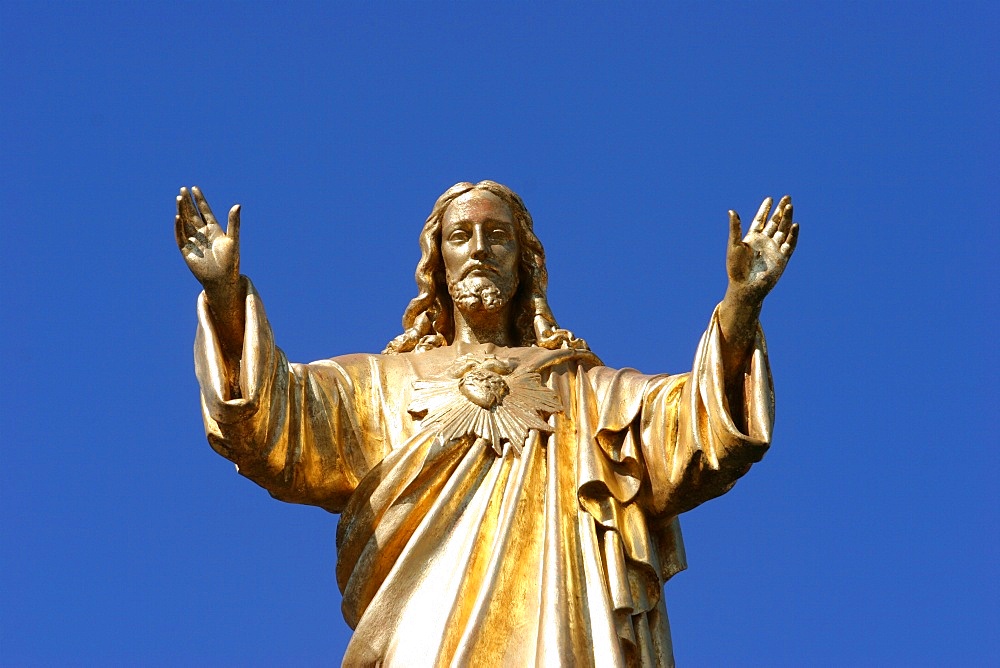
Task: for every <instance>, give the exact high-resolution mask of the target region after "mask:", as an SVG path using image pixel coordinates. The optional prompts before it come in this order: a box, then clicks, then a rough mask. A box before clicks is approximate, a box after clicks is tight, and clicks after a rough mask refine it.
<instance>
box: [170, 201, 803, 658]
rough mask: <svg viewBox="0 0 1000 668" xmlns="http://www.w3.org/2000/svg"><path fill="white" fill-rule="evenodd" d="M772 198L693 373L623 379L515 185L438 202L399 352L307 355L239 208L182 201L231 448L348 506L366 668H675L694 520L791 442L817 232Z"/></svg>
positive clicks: (347, 535) (312, 494)
mask: <svg viewBox="0 0 1000 668" xmlns="http://www.w3.org/2000/svg"><path fill="white" fill-rule="evenodd" d="M771 209H772V201H771V199H770V198H768V199H766V200H764V203H763V204H762V205H761V207H760V210H759V211H758V212H757V215H756V216H755V217H754V219H753V222H752V223H751V225H750V229H749V232H748V233H747V234H746V235H745V236H744V235H743V232H742V229H741V223H740V219H739V217H738V216H737V215H736V213H735V212H733V211H730V212H729V225H730V231H729V244H728V249H727V253H726V266H727V271H728V274H729V286H728V289H727V290H726V294H725V296H724V297H723V299H722V301H721V302H720V303H719V305H718V307H717V308H716V309H715V311H714V313H712V315H711V318H710V319H709V322H708V327H707V329H706V330H705V333H704V335H703V336H702V339H701V342H700V343H699V344H698V348H697V352H696V353H695V356H694V364H693V367H692V369H691V371H690V373H684V374H679V375H665V374H664V375H652V376H651V375H644V374H641V373H639V372H637V371H635V370H632V369H621V370H615V369H610V368H608V367H606V366H604V365H603V364H602V363H601V360H600V359H599V358H598V357H597V356H596V355H595V354H594V353H592V352H591V351H590V350H589V348H588V346H587V344H586V343H585V342H584V341H583V340H582V339H579V338H577V337H575V336H574V335H573V334H572V333H571V332H570V331H568V330H566V329H563V328H561V327H559V326H558V324H557V323H556V320H555V318H554V317H553V314H552V312H551V310H550V308H549V305H548V302H547V300H546V284H547V280H548V279H547V273H546V269H545V254H544V251H543V249H542V244H541V243H540V242H539V240H538V237H537V236H535V233H534V230H533V224H532V220H531V216H530V215H529V214H528V211H527V209H526V208H525V206H524V203H523V202H522V201H521V198H520V197H519V196H518V195H517V194H515V193H514V192H513V191H512V190H510V189H509V188H507V187H505V186H503V185H500V184H499V183H495V182H493V181H481V182H479V183H476V184H473V183H459V184H457V185H455V186H452V187H451V188H449V189H448V190H447V191H445V193H444V194H443V195H441V197H439V198H438V200H437V202H436V203H435V205H434V208H433V209H432V211H431V213H430V216H429V217H428V218H427V220H426V222H425V223H424V227H423V231H422V232H421V234H420V248H421V251H422V256H421V258H420V262H419V263H418V264H417V271H416V280H417V288H418V292H417V296H416V297H415V298H414V299H413V300H412V301H411V302H410V304H409V306H408V307H407V308H406V311H405V313H404V315H403V332H402V333H401V334H400V335H399V336H397V337H396V338H394V339H393V340H392V341H390V342H389V343H388V345H387V346H386V348H385V350H383V351H382V352H381V353H379V354H353V355H344V356H341V357H334V358H331V359H327V360H321V361H318V362H312V363H310V364H294V363H290V362H288V360H287V359H286V358H285V355H284V353H283V352H282V351H281V349H280V348H278V347H277V346H275V343H274V335H273V333H272V331H271V326H270V325H269V324H268V320H267V316H266V314H265V312H264V305H263V301H262V300H261V297H260V295H259V294H258V293H257V291H256V290H255V289H254V287H253V284H252V283H251V282H250V281H249V279H247V278H246V277H244V276H242V275H241V274H240V270H239V233H240V208H239V206H238V205H237V206H234V207H233V208H232V210H231V211H230V212H229V220H228V225H227V229H226V230H225V231H223V230H222V228H221V226H220V225H219V223H218V222H217V221H216V219H215V217H214V216H213V215H212V211H211V209H210V208H209V206H208V203H207V202H206V200H205V198H204V197H203V195H202V193H201V192H200V191H199V190H198V189H197V188H192V189H191V190H190V191H188V189H186V188H182V189H181V191H180V196H179V197H178V198H177V217H176V220H175V232H176V237H177V244H178V247H179V248H180V250H181V253H182V254H183V256H184V259H185V261H186V262H187V264H188V267H189V268H190V269H191V271H192V272H193V273H194V275H195V277H196V278H197V279H198V281H199V282H200V283H201V284H202V286H203V287H204V292H203V293H202V295H201V297H200V299H199V302H198V332H197V337H196V340H195V369H196V373H197V376H198V382H199V384H200V386H201V405H202V413H203V417H204V422H205V430H206V432H207V435H208V441H209V443H210V444H211V446H212V448H213V449H214V450H215V451H216V452H218V453H219V454H221V455H222V456H223V457H226V458H228V459H230V460H231V461H233V462H234V463H235V464H236V467H237V470H238V471H239V473H240V474H242V475H244V476H246V477H247V478H249V479H251V480H253V481H254V482H256V483H257V484H258V485H260V486H262V487H263V488H265V489H266V490H267V491H268V492H269V493H270V494H271V495H272V496H273V497H274V498H276V499H280V500H282V501H289V502H292V503H306V504H312V505H316V506H320V507H321V508H325V509H326V510H328V511H330V512H332V513H339V514H340V523H339V527H338V530H337V582H338V584H339V586H340V589H341V591H342V592H343V613H344V617H345V619H346V620H347V623H348V624H349V625H350V626H351V627H352V628H353V629H354V634H353V636H352V638H351V641H350V644H349V645H348V647H347V651H346V654H345V656H344V660H343V663H344V665H349V666H366V665H386V666H443V665H480V664H489V665H498V666H556V665H572V666H670V665H673V662H674V660H673V650H672V647H671V641H670V632H669V627H668V622H667V610H666V606H665V603H664V597H663V586H664V583H665V582H666V581H667V580H668V579H669V578H670V577H672V576H673V575H674V574H676V573H677V572H678V571H680V570H682V569H684V568H685V565H686V564H685V558H684V547H683V544H682V542H681V535H680V528H679V525H678V521H677V517H678V515H680V514H681V513H683V512H685V511H687V510H691V509H692V508H694V507H695V506H697V505H699V504H700V503H703V502H704V501H707V500H709V499H711V498H714V497H716V496H719V495H721V494H723V493H725V492H726V491H728V490H729V489H730V488H731V487H732V486H733V485H734V484H735V482H736V480H737V479H738V478H740V477H741V476H742V475H743V474H744V473H746V472H747V471H748V470H749V468H750V466H751V465H752V464H754V463H755V462H757V461H759V460H760V459H761V457H762V456H763V455H764V453H765V451H766V450H767V448H768V445H769V442H770V437H771V428H772V422H773V417H774V400H773V394H772V390H771V378H770V371H769V369H768V361H767V350H766V347H765V344H764V336H763V333H762V332H761V329H760V326H759V324H758V316H759V314H760V310H761V305H762V303H763V300H764V297H765V296H766V295H767V294H768V292H769V291H770V290H771V289H772V288H773V287H774V285H775V284H776V283H777V281H778V278H779V277H780V276H781V273H782V271H783V270H784V269H785V266H786V265H787V263H788V260H789V258H790V257H791V255H792V252H793V251H794V250H795V244H796V240H797V237H798V225H797V224H795V223H793V222H792V203H791V200H790V199H789V198H788V197H785V198H782V200H781V201H780V202H779V203H778V205H777V207H775V208H774V211H773V213H772V212H771ZM769 216H770V217H769Z"/></svg>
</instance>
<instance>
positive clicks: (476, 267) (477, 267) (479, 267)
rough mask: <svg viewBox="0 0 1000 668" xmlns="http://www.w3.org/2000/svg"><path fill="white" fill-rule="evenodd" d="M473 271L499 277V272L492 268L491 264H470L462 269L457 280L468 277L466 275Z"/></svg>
mask: <svg viewBox="0 0 1000 668" xmlns="http://www.w3.org/2000/svg"><path fill="white" fill-rule="evenodd" d="M474 271H485V272H488V273H491V274H494V275H496V276H499V275H500V270H499V269H498V268H497V267H495V266H493V265H492V264H489V263H488V262H472V263H470V264H468V265H466V266H464V267H462V271H461V273H460V274H459V275H458V278H459V280H462V279H464V278H466V277H468V275H469V274H471V273H472V272H474Z"/></svg>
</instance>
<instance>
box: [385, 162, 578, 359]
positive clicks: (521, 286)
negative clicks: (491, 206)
mask: <svg viewBox="0 0 1000 668" xmlns="http://www.w3.org/2000/svg"><path fill="white" fill-rule="evenodd" d="M472 190H485V191H486V192H490V193H493V194H494V195H496V196H497V197H499V198H500V199H501V200H502V201H503V202H504V203H506V204H507V206H509V207H510V210H511V213H513V215H514V226H515V228H516V229H517V241H518V248H519V249H520V260H519V263H518V265H519V266H518V279H519V280H518V287H517V292H516V293H515V294H514V298H513V299H512V301H511V307H512V308H511V315H512V318H513V323H512V324H513V328H514V331H513V334H514V340H515V341H516V342H517V344H518V345H521V346H530V345H537V346H541V347H543V348H549V349H552V350H555V349H557V348H580V349H584V350H586V349H588V348H587V343H586V342H585V341H584V340H583V339H578V338H576V337H574V336H573V333H572V332H570V331H569V330H566V329H562V328H560V327H559V326H558V325H557V324H556V320H555V318H554V317H553V316H552V311H551V309H549V303H548V300H547V299H546V296H545V292H546V289H547V288H548V282H549V276H548V272H547V271H546V270H545V251H544V249H543V248H542V243H541V242H540V241H539V240H538V237H536V236H535V232H534V229H533V223H532V220H531V214H529V213H528V209H527V208H525V206H524V202H523V201H522V200H521V198H520V197H519V196H518V195H517V193H515V192H514V191H513V190H511V189H510V188H508V187H507V186H504V185H501V184H499V183H497V182H495V181H480V182H479V183H475V184H473V183H468V182H462V183H456V184H455V185H453V186H452V187H451V188H448V190H446V191H444V194H442V195H441V196H440V197H438V199H437V202H435V203H434V208H433V209H431V214H430V215H429V216H428V217H427V220H426V221H425V222H424V229H423V230H422V231H421V232H420V252H421V256H420V261H419V262H418V263H417V271H416V274H415V278H416V281H417V296H416V297H414V298H413V299H412V300H411V301H410V304H409V306H407V307H406V312H405V313H404V314H403V333H402V334H400V335H399V336H397V337H396V338H394V339H393V340H392V341H390V342H389V344H388V345H387V346H386V348H385V350H384V351H382V352H383V353H386V354H395V353H404V352H410V351H415V352H422V351H425V350H430V349H432V348H437V347H439V346H445V345H449V344H450V343H451V342H452V341H453V339H454V336H455V322H454V314H453V309H454V304H453V303H452V299H451V295H450V294H449V293H448V284H447V281H446V280H445V270H444V261H443V260H442V258H441V224H442V220H443V219H444V214H445V211H446V210H447V209H448V206H449V205H450V204H451V203H452V202H453V201H455V199H457V198H458V197H461V196H462V195H464V194H465V193H467V192H470V191H472Z"/></svg>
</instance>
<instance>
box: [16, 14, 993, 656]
mask: <svg viewBox="0 0 1000 668" xmlns="http://www.w3.org/2000/svg"><path fill="white" fill-rule="evenodd" d="M664 4H667V3H656V4H653V3H649V4H640V3H614V4H612V3H607V4H598V3H546V5H545V6H544V7H530V6H529V5H527V4H522V5H508V6H506V7H505V8H498V7H490V8H485V7H477V6H474V5H472V4H469V3H448V4H443V3H442V4H437V5H432V4H430V3H401V4H392V3H363V4H362V3H358V4H356V5H349V4H347V3H322V4H321V3H306V2H301V3H291V4H288V5H282V6H279V5H278V4H277V3H267V4H255V3H249V2H247V3H243V2H240V3H235V2H234V3H218V2H217V3H180V2H176V3H169V4H163V3H125V2H116V3H96V2H88V3H84V2H67V3H40V2H30V3H27V2H14V1H12V0H8V1H7V2H4V3H2V5H0V84H2V90H3V104H2V105H0V143H2V151H0V156H2V157H0V169H2V171H0V176H2V183H3V187H4V191H5V196H4V200H5V201H6V204H5V205H4V206H3V211H4V214H3V223H2V231H3V242H4V243H3V249H4V252H3V262H2V264H0V267H2V269H0V271H2V275H0V277H2V281H0V291H2V292H0V295H2V302H0V306H2V322H0V344H2V350H3V361H4V366H5V367H6V372H5V374H4V382H3V383H2V384H0V401H2V406H3V409H2V413H0V416H2V420H0V426H2V434H0V444H2V451H3V462H4V465H3V466H2V467H0V531H2V536H3V538H2V541H0V577H2V583H0V661H2V662H3V663H5V664H9V665H46V664H50V665H60V664H62V665H65V664H74V665H108V664H139V663H141V664H143V665H176V664H189V665H192V664H198V665H215V664H229V665H237V664H239V665H324V664H329V663H333V662H336V661H339V658H340V656H341V654H342V652H343V648H344V646H345V643H346V640H347V638H348V630H347V627H346V626H345V624H344V622H343V620H342V618H341V614H340V605H339V604H340V598H339V593H338V591H337V587H336V584H335V581H334V577H333V568H334V562H335V554H334V534H335V528H336V517H335V516H332V515H329V514H327V513H325V512H324V511H322V510H319V509H316V508H308V507H299V506H292V505H285V504H281V503H279V502H276V501H273V500H271V499H270V498H269V497H268V495H267V494H266V493H265V492H264V491H263V490H261V489H259V488H257V487H256V486H255V485H253V484H252V483H250V482H249V481H247V480H244V479H243V478H241V477H239V476H238V475H237V474H236V473H235V472H234V471H233V467H232V465H231V464H229V463H228V462H226V461H224V460H222V459H221V458H219V457H218V456H216V455H215V454H214V453H213V452H212V451H211V450H210V448H209V447H208V445H207V443H206V442H205V439H204V434H203V431H202V425H201V418H200V416H199V412H198V395H197V386H196V383H195V380H194V374H193V365H192V356H191V346H192V338H193V333H194V325H195V312H194V305H195V298H196V296H197V294H198V288H197V284H196V282H195V280H194V279H193V278H192V277H191V275H190V274H189V273H188V271H187V269H186V268H185V266H184V263H183V261H182V259H181V257H180V254H179V253H178V251H177V249H176V247H175V245H174V241H173V232H172V224H173V207H174V195H175V194H176V191H177V189H178V188H179V187H180V186H182V185H192V184H196V185H199V186H201V187H202V188H203V189H204V191H205V192H206V194H207V196H208V197H209V201H210V202H212V203H214V205H215V208H216V211H217V212H219V211H225V210H226V209H227V208H228V206H229V205H231V204H232V203H234V202H240V203H242V204H243V231H242V232H243V233H242V239H243V269H244V272H245V273H247V274H248V275H250V276H251V277H252V278H253V279H254V281H255V283H256V285H257V287H258V289H259V290H260V292H261V294H262V295H263V298H264V300H265V302H266V304H267V307H268V312H269V315H270V317H271V321H272V324H273V325H274V329H275V331H276V336H277V339H278V342H279V345H281V346H282V347H283V349H284V350H285V351H286V352H287V353H288V356H289V357H290V358H291V359H295V360H300V361H308V360H312V359H318V358H323V357H328V356H331V355H336V354H341V353H348V352H357V351H376V350H380V349H381V348H382V347H383V345H384V344H385V342H386V341H388V340H389V339H390V338H392V337H393V336H395V335H396V334H397V333H398V331H399V319H400V317H401V315H402V311H403V308H404V306H405V305H406V302H407V300H408V299H409V298H410V297H412V296H413V294H414V289H415V288H414V284H413V279H412V274H413V268H414V265H415V262H416V259H417V257H418V248H417V234H418V232H419V228H420V225H421V223H422V221H423V219H424V217H425V216H426V215H427V213H428V211H429V210H430V207H431V204H432V203H433V201H434V199H435V198H436V197H437V195H438V194H440V192H442V191H443V190H444V189H445V188H447V187H448V186H450V185H451V184H453V183H455V182H456V181H461V180H479V179H483V178H492V179H495V180H498V181H501V182H503V183H506V184H508V185H510V186H511V187H513V188H514V189H515V190H517V191H518V192H519V193H520V194H521V195H522V196H523V197H524V199H525V201H526V203H527V205H528V207H529V209H530V210H531V211H532V213H533V215H534V217H535V221H536V229H537V231H538V233H539V236H540V237H541V239H542V241H543V242H544V243H545V245H546V248H547V251H548V255H549V272H550V277H551V280H550V283H551V292H550V297H551V302H552V306H553V309H554V311H555V314H556V317H557V318H558V319H559V321H560V323H561V324H563V325H565V326H567V327H569V328H570V329H572V330H574V331H575V332H576V333H578V334H579V335H580V336H583V337H585V338H586V339H587V340H588V341H589V342H590V343H591V345H592V347H593V348H594V349H595V351H597V352H598V353H599V354H600V355H601V356H602V357H603V358H604V360H605V361H606V362H607V363H608V364H609V365H612V366H632V367H636V368H638V369H640V370H642V371H645V372H663V371H672V372H681V371H685V370H687V369H688V368H690V364H691V359H692V357H693V354H694V348H695V345H696V342H697V338H698V336H699V334H700V332H701V330H702V329H703V328H704V326H705V324H706V322H707V320H708V317H709V315H710V313H711V310H712V308H713V306H714V305H715V304H716V303H717V301H718V300H719V299H720V298H721V297H722V294H723V291H724V289H725V269H724V254H725V243H726V235H727V220H726V210H727V209H729V208H734V209H736V210H738V211H739V212H741V213H742V214H743V217H744V220H745V221H747V220H749V218H750V217H751V216H752V214H753V212H754V211H755V210H756V207H757V205H758V204H759V202H760V200H761V199H762V198H763V197H764V196H766V195H775V196H778V195H781V194H784V193H786V192H787V193H791V194H792V196H793V197H794V200H795V204H796V218H797V219H798V220H799V221H800V223H801V226H802V230H801V238H800V243H799V248H798V251H797V253H796V255H795V257H794V258H793V261H792V264H791V266H790V267H789V269H788V271H787V272H786V274H785V276H784V277H783V279H782V282H781V284H780V285H779V286H778V288H777V290H776V292H775V293H774V294H773V295H772V296H771V298H770V299H769V300H768V302H767V303H766V305H765V308H764V313H763V316H762V321H763V325H764V329H765V331H766V333H767V336H768V343H769V347H770V351H771V362H772V370H773V373H774V378H775V383H776V392H777V406H778V407H777V420H778V421H777V427H776V430H775V434H774V444H773V447H772V450H771V452H770V453H769V454H768V456H767V457H766V458H765V460H764V462H763V463H762V464H760V465H759V466H757V467H755V469H754V470H753V471H752V472H751V473H750V475H748V476H747V477H746V478H745V479H744V480H742V481H741V482H740V484H739V485H737V487H736V488H735V489H734V490H733V491H732V492H731V493H730V494H728V495H727V496H726V497H724V498H721V499H718V500H716V501H713V502H711V503H709V504H706V505H705V506H703V507H701V508H698V509H696V510H695V511H693V512H691V513H690V514H688V515H687V516H685V517H684V519H683V521H682V524H683V526H684V530H685V536H686V541H687V549H688V557H689V561H690V564H691V567H690V569H689V570H688V571H686V572H685V573H682V574H681V575H678V576H677V577H676V578H675V579H674V580H672V581H671V582H670V583H669V585H668V587H667V590H666V596H667V605H668V609H669V611H670V615H671V622H672V626H673V633H674V641H675V646H676V653H677V657H678V660H679V661H680V663H681V665H685V666H713V665H792V666H794V665H831V666H844V665H907V666H909V665H946V664H948V665H987V664H994V665H995V664H996V663H998V662H1000V645H998V643H1000V641H998V632H997V629H998V628H1000V613H998V608H1000V605H998V600H1000V591H998V584H997V583H998V581H1000V580H998V577H997V571H998V567H1000V538H998V528H997V527H998V523H1000V513H998V505H1000V504H998V497H1000V494H998V483H997V477H996V476H997V471H998V470H1000V454H998V451H1000V439H998V437H997V426H996V422H997V417H998V403H1000V402H998V392H997V379H998V363H997V344H996V338H995V337H996V329H997V325H998V311H1000V309H998V296H997V294H998V281H997V278H996V266H997V253H998V249H1000V234H998V225H1000V221H998V217H997V199H998V193H1000V188H998V186H1000V179H998V170H997V155H998V152H1000V151H998V149H1000V122H998V118H1000V114H998V109H1000V77H998V62H1000V57H998V55H1000V54H998V48H997V46H996V41H995V40H996V34H997V32H998V29H1000V12H998V9H997V5H996V4H995V3H986V2H982V3H972V2H970V3H933V4H925V3H903V2H892V3H833V2H829V3H739V4H732V5H730V4H718V3H710V4H702V3H670V5H671V6H669V7H667V8H664V7H663V5H664Z"/></svg>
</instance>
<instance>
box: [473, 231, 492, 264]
mask: <svg viewBox="0 0 1000 668" xmlns="http://www.w3.org/2000/svg"><path fill="white" fill-rule="evenodd" d="M489 252H490V247H489V244H488V243H487V242H486V233H485V232H484V231H483V228H482V227H480V226H478V225H476V226H475V227H474V228H473V229H472V239H470V240H469V254H470V255H471V256H472V257H473V258H474V259H476V260H483V259H486V257H488V256H489Z"/></svg>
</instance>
